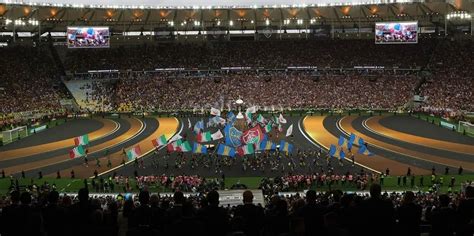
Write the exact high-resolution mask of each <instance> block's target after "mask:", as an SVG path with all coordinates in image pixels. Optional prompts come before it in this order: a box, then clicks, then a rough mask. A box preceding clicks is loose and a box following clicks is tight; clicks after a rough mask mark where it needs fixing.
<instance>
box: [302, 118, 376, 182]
mask: <svg viewBox="0 0 474 236" xmlns="http://www.w3.org/2000/svg"><path fill="white" fill-rule="evenodd" d="M306 118H308V116H305V117H304V118H303V119H300V122H298V128H299V130H300V132H301V134H302V135H303V136H304V137H305V138H306V139H307V140H308V141H309V142H310V143H312V144H313V145H315V146H316V147H319V148H320V149H321V146H322V147H323V148H324V149H325V151H326V153H327V152H328V151H329V148H328V147H327V146H325V145H324V144H322V143H320V142H318V141H317V140H314V141H313V140H312V138H309V137H308V136H307V135H306V134H305V132H304V131H303V130H302V128H301V123H303V122H304V120H306ZM328 133H330V132H329V131H328ZM331 135H332V134H331ZM332 136H333V137H335V136H334V135H332ZM336 139H337V137H336ZM316 143H318V144H319V145H321V146H319V145H318V144H316ZM344 160H345V161H347V162H349V163H351V164H352V160H348V159H347V158H344ZM354 164H356V165H358V166H360V167H362V168H365V169H368V170H370V171H372V172H375V173H377V174H382V172H380V171H378V170H375V169H372V168H370V167H368V166H366V165H363V164H361V163H359V162H357V161H354Z"/></svg>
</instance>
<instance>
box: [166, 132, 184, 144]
mask: <svg viewBox="0 0 474 236" xmlns="http://www.w3.org/2000/svg"><path fill="white" fill-rule="evenodd" d="M182 138H183V137H181V135H179V134H175V135H174V136H173V137H172V138H171V139H170V140H169V141H168V142H169V143H172V142H174V141H178V140H180V139H182Z"/></svg>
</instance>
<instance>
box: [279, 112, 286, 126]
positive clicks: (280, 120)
mask: <svg viewBox="0 0 474 236" xmlns="http://www.w3.org/2000/svg"><path fill="white" fill-rule="evenodd" d="M278 122H279V123H280V124H286V119H285V118H283V115H282V114H280V116H279V117H278Z"/></svg>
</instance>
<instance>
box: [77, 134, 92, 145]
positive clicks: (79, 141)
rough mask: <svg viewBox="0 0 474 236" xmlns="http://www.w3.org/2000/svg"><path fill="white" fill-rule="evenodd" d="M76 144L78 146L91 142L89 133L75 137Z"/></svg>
mask: <svg viewBox="0 0 474 236" xmlns="http://www.w3.org/2000/svg"><path fill="white" fill-rule="evenodd" d="M74 144H75V145H76V146H79V145H87V144H89V135H88V134H85V135H82V136H79V137H76V138H74Z"/></svg>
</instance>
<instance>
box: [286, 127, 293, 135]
mask: <svg viewBox="0 0 474 236" xmlns="http://www.w3.org/2000/svg"><path fill="white" fill-rule="evenodd" d="M291 134H293V124H291V125H290V127H288V129H287V130H286V137H289V136H290V135H291Z"/></svg>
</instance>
